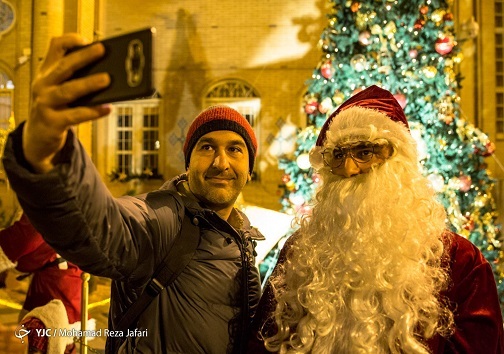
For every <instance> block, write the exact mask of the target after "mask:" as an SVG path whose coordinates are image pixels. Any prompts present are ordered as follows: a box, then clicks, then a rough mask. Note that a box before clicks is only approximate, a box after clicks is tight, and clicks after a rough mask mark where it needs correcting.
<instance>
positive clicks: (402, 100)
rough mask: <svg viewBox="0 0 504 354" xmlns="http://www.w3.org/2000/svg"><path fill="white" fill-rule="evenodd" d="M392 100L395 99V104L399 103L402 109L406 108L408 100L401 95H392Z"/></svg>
mask: <svg viewBox="0 0 504 354" xmlns="http://www.w3.org/2000/svg"><path fill="white" fill-rule="evenodd" d="M394 98H395V99H396V101H397V103H399V105H400V106H401V108H402V109H404V107H406V104H407V103H408V99H407V98H406V96H404V95H403V94H402V93H396V94H395V95H394Z"/></svg>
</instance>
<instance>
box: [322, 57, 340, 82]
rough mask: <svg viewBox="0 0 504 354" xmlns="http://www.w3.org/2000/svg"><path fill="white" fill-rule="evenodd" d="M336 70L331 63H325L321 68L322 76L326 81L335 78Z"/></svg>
mask: <svg viewBox="0 0 504 354" xmlns="http://www.w3.org/2000/svg"><path fill="white" fill-rule="evenodd" d="M335 71H336V70H335V69H334V67H333V66H332V63H331V62H330V61H328V62H325V63H324V64H322V66H321V67H320V74H321V75H322V76H323V77H325V78H326V79H330V78H331V77H333V76H334V73H335Z"/></svg>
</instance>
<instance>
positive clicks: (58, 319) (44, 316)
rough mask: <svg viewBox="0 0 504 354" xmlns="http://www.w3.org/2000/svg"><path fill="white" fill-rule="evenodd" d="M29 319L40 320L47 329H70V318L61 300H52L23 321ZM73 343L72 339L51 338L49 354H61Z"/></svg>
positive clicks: (48, 344) (26, 316) (63, 337)
mask: <svg viewBox="0 0 504 354" xmlns="http://www.w3.org/2000/svg"><path fill="white" fill-rule="evenodd" d="M28 317H35V318H38V319H39V320H40V321H42V322H43V323H44V326H45V327H46V328H51V329H60V328H61V329H63V328H69V324H68V316H67V312H66V309H65V305H63V302H62V301H61V300H51V301H50V302H48V303H47V304H45V305H44V306H39V307H35V308H34V309H33V310H31V311H30V312H28V313H27V314H26V315H25V316H24V318H23V319H25V318H28ZM72 343H73V338H72V337H65V336H51V337H48V341H47V354H61V353H63V352H64V351H65V348H66V346H67V345H68V344H72Z"/></svg>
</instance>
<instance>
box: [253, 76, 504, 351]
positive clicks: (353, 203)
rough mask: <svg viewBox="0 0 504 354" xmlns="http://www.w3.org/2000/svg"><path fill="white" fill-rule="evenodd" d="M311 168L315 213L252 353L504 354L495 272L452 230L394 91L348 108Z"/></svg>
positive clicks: (286, 259)
mask: <svg viewBox="0 0 504 354" xmlns="http://www.w3.org/2000/svg"><path fill="white" fill-rule="evenodd" d="M310 162H311V164H312V167H313V168H314V170H315V171H317V172H318V173H319V174H320V176H321V180H322V183H321V186H320V187H319V190H318V192H317V195H316V198H315V199H316V202H315V206H314V208H313V210H312V213H311V215H310V216H307V217H305V218H302V219H301V220H300V228H299V230H298V232H297V233H296V234H294V235H293V236H291V238H290V239H289V240H288V241H287V243H286V245H285V246H284V248H283V250H282V253H281V256H280V258H279V261H278V264H277V267H276V269H275V272H274V274H273V275H272V277H271V278H270V280H269V284H268V286H267V287H266V289H265V293H264V295H263V297H262V299H261V303H260V306H259V312H258V314H257V315H256V318H255V325H254V328H255V331H254V333H253V335H252V339H251V342H250V352H252V353H259V352H266V350H268V351H270V352H282V353H308V352H310V353H317V354H319V353H345V354H355V353H372V354H380V353H435V354H438V353H439V354H440V353H466V354H467V353H479V354H481V353H485V354H493V353H504V349H503V323H502V315H501V310H500V306H499V301H498V294H497V288H496V284H495V280H494V276H493V274H492V269H491V267H490V265H489V264H488V262H487V261H486V260H485V258H484V257H483V255H482V254H481V252H480V251H479V250H478V248H477V247H475V246H474V245H473V244H472V243H470V242H469V241H468V240H466V239H465V238H463V237H461V236H459V235H457V234H455V233H453V232H450V231H448V230H447V225H446V213H445V210H444V208H443V206H442V205H441V204H440V203H439V202H438V200H437V199H436V195H435V193H434V191H433V190H432V189H431V187H430V186H429V183H428V181H427V180H426V178H425V177H423V176H422V174H421V171H420V170H419V168H418V163H417V152H416V144H415V141H414V140H413V138H412V136H411V134H410V132H409V127H408V122H407V120H406V117H405V115H404V112H403V110H402V108H401V107H400V105H399V104H398V103H397V101H396V100H395V99H394V97H393V96H392V94H391V93H390V92H388V91H386V90H383V89H381V88H379V87H377V86H371V87H369V88H367V89H365V90H363V91H361V92H359V93H358V94H356V95H354V96H353V97H351V98H350V99H348V100H347V101H346V102H344V103H343V104H342V105H341V106H340V107H339V108H338V109H337V110H336V111H335V112H334V113H333V114H332V115H331V116H330V117H329V119H328V120H327V122H326V123H325V125H324V126H323V127H322V129H321V132H320V135H319V138H318V140H317V143H316V146H315V147H314V148H313V149H312V151H311V152H310Z"/></svg>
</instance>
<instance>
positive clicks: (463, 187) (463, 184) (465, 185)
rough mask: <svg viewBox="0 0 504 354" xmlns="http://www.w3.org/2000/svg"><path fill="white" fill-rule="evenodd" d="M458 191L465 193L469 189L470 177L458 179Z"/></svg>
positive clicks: (464, 176) (463, 176)
mask: <svg viewBox="0 0 504 354" xmlns="http://www.w3.org/2000/svg"><path fill="white" fill-rule="evenodd" d="M459 183H460V185H459V189H460V191H461V192H467V191H469V189H471V184H472V179H471V177H470V176H466V175H462V176H460V177H459Z"/></svg>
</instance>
